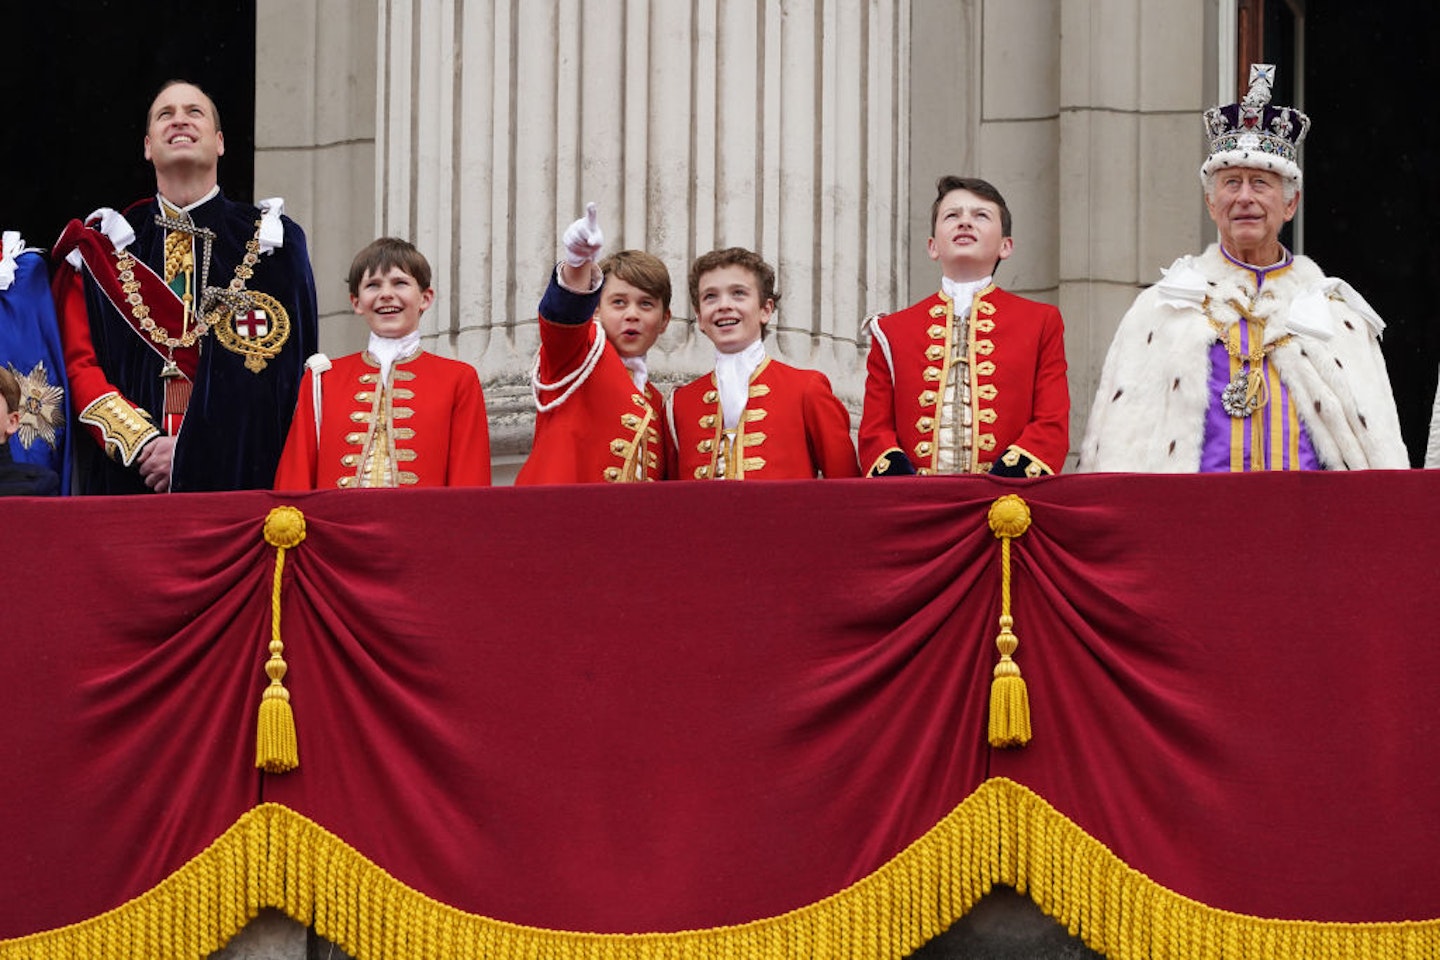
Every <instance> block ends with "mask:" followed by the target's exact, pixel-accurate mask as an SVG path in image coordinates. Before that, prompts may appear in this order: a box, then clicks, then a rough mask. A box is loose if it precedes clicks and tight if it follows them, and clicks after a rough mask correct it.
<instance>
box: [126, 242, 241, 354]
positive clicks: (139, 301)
mask: <svg viewBox="0 0 1440 960" xmlns="http://www.w3.org/2000/svg"><path fill="white" fill-rule="evenodd" d="M205 246H206V250H205V255H204V260H205V263H204V265H203V268H204V269H206V270H208V268H209V266H210V250H209V246H210V244H209V243H208V241H207V243H206V244H205ZM259 259H260V221H259V220H256V221H255V235H254V236H253V237H251V238H250V242H249V243H247V244H245V256H244V258H243V259H242V260H241V261H240V263H239V264H238V265H237V266H236V267H235V278H234V279H233V280H231V281H230V288H229V290H228V291H220V290H216V289H215V288H213V287H212V288H207V289H206V290H205V300H206V304H207V312H204V313H202V315H201V316H202V317H203V319H196V321H195V326H193V327H190V328H188V329H186V330H182V331H181V334H180V336H178V337H172V336H170V334H169V333H167V332H166V331H164V330H162V329H161V328H160V325H159V324H157V323H156V322H155V320H154V318H152V317H151V316H150V305H149V304H147V303H146V302H145V298H144V297H143V296H141V294H140V281H138V280H136V279H135V258H134V257H133V256H132V255H131V254H130V250H129V248H128V247H127V248H126V249H124V250H116V251H115V269H116V271H117V272H118V273H119V276H120V289H121V290H123V291H124V292H125V302H126V303H128V304H129V305H130V315H131V316H132V317H134V318H135V322H136V323H138V324H139V325H140V329H141V330H144V331H145V332H146V333H147V334H148V335H149V336H150V339H151V340H153V341H154V342H155V343H156V344H158V345H160V346H162V347H165V348H166V349H167V350H169V351H171V353H172V354H173V353H174V351H175V349H176V348H177V347H178V348H180V349H182V350H183V349H185V348H187V347H193V346H194V345H195V341H197V340H199V339H200V338H201V337H203V336H205V334H206V333H208V332H209V331H210V323H211V322H212V321H213V320H214V315H215V313H216V312H218V309H219V308H218V307H217V308H216V309H215V310H209V309H208V304H209V302H210V301H211V300H212V298H216V297H219V296H223V294H224V293H226V292H228V293H235V292H238V291H241V290H244V289H245V281H246V280H249V279H250V278H251V277H252V276H254V273H255V263H256V262H257V261H258V260H259Z"/></svg>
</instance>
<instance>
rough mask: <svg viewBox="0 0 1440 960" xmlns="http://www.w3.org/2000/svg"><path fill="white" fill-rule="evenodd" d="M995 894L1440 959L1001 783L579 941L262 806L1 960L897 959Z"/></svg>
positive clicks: (1114, 917)
mask: <svg viewBox="0 0 1440 960" xmlns="http://www.w3.org/2000/svg"><path fill="white" fill-rule="evenodd" d="M996 884H1004V885H1006V886H1010V887H1013V888H1015V889H1016V890H1019V891H1020V892H1022V893H1025V894H1027V895H1028V896H1029V897H1030V898H1031V899H1032V900H1034V902H1035V903H1036V904H1037V905H1039V907H1040V909H1041V910H1043V911H1044V912H1045V913H1046V914H1048V915H1049V916H1051V917H1054V918H1055V919H1056V920H1057V921H1059V922H1060V923H1061V924H1063V925H1065V926H1066V927H1067V928H1068V929H1069V931H1070V933H1071V935H1072V936H1076V937H1079V938H1081V939H1082V940H1084V942H1085V943H1086V944H1088V945H1089V946H1090V948H1091V949H1093V950H1095V951H1097V952H1099V953H1101V954H1104V955H1105V956H1106V957H1109V958H1111V960H1262V958H1265V960H1268V958H1272V957H1325V958H1332V957H1333V958H1340V957H1347V958H1348V957H1406V958H1409V957H1415V958H1419V957H1434V956H1440V919H1435V920H1426V921H1413V922H1400V923H1322V922H1311V921H1298V920H1268V919H1263V918H1259V917H1249V916H1244V915H1242V914H1237V913H1230V912H1228V911H1224V910H1217V909H1215V908H1213V907H1207V906H1205V905H1204V904H1202V903H1198V902H1196V901H1194V900H1191V899H1189V898H1187V897H1183V896H1180V895H1179V894H1177V893H1174V892H1173V891H1170V890H1167V889H1165V888H1164V887H1161V886H1160V885H1158V884H1156V883H1155V882H1154V881H1152V880H1150V879H1149V878H1147V877H1146V876H1144V875H1143V874H1141V873H1140V872H1138V871H1136V870H1133V869H1131V868H1130V867H1128V866H1126V865H1125V864H1124V863H1122V862H1121V861H1120V860H1119V858H1117V857H1116V856H1115V855H1114V854H1113V853H1111V852H1110V851H1109V850H1108V849H1107V848H1106V847H1105V846H1104V844H1102V843H1100V842H1099V841H1097V840H1095V839H1093V838H1092V837H1090V836H1088V835H1087V834H1086V833H1085V832H1084V831H1082V830H1081V829H1080V828H1079V827H1078V826H1076V825H1075V824H1074V823H1073V822H1072V821H1070V820H1069V819H1068V818H1066V817H1065V816H1064V815H1062V814H1061V813H1060V812H1059V811H1057V810H1056V809H1055V808H1054V807H1052V806H1051V805H1050V804H1048V803H1046V802H1045V801H1044V800H1043V799H1041V798H1040V797H1039V796H1037V795H1036V794H1035V793H1033V792H1032V791H1030V790H1029V789H1027V788H1026V787H1023V786H1021V785H1020V784H1018V783H1015V782H1014V781H1012V780H1005V779H993V780H988V781H986V782H985V783H984V784H982V785H981V786H980V788H979V789H978V790H976V791H975V792H974V793H973V794H971V795H970V796H969V797H968V798H966V799H965V801H964V802H962V803H961V804H960V805H959V806H958V807H956V808H955V809H954V810H953V811H951V813H950V814H949V815H948V816H946V817H945V819H944V820H942V821H940V823H938V824H936V825H935V827H934V828H932V829H931V830H930V831H929V832H928V833H926V834H925V835H924V836H923V837H921V838H920V839H918V840H916V841H915V842H914V843H912V844H911V845H910V846H909V847H908V848H906V849H905V850H904V851H902V852H901V853H900V854H898V855H897V856H896V857H895V858H894V859H892V860H891V861H889V862H888V863H886V864H885V865H883V866H882V867H880V869H878V870H876V871H875V872H874V873H872V874H871V875H869V876H868V877H865V878H864V879H862V880H860V881H858V882H856V883H854V884H852V885H851V886H850V887H847V888H846V889H844V890H842V891H840V892H839V893H836V894H834V895H833V896H830V897H827V898H825V899H824V900H820V901H818V902H816V903H813V904H810V905H808V906H805V907H801V908H800V909H798V910H793V911H791V912H789V913H786V914H782V915H780V916H776V917H770V918H766V919H763V920H756V921H753V922H751V923H745V924H740V925H737V926H732V927H717V928H714V929H709V930H689V931H682V932H678V933H643V934H595V933H577V932H569V931H563V930H545V929H540V928H536V927H524V926H519V925H516V924H511V923H505V922H502V921H499V920H492V919H489V918H487V917H482V916H478V915H475V914H470V913H464V912H462V911H460V910H456V909H455V908H453V907H449V906H446V905H445V904H443V903H440V902H438V901H436V900H432V899H431V898H429V897H426V896H425V895H423V894H420V893H417V892H416V891H414V890H412V889H410V888H409V887H406V886H405V885H403V884H401V883H400V882H399V881H397V880H395V879H394V878H393V877H391V876H390V875H389V874H388V873H386V872H385V871H384V870H382V869H380V868H379V867H378V866H376V865H375V864H374V863H372V862H371V861H369V860H367V859H366V858H365V857H363V856H361V855H360V853H359V852H357V851H356V850H355V849H354V848H353V847H351V846H350V845H349V844H347V843H345V842H344V841H343V840H341V839H339V838H338V837H336V836H335V835H334V834H332V833H330V832H329V831H327V830H325V829H324V828H323V827H321V826H319V825H318V824H316V823H314V822H313V821H311V820H309V819H307V818H306V817H303V816H301V815H299V814H297V813H295V812H294V811H292V810H290V809H288V808H286V807H283V806H280V805H279V804H273V803H271V804H262V805H261V806H258V807H255V808H254V809H252V810H250V811H249V812H247V813H246V814H245V815H244V816H242V817H241V818H240V819H239V820H238V821H236V823H235V825H234V826H232V827H231V828H230V829H229V830H227V831H226V832H225V833H224V834H223V835H222V836H221V837H220V838H219V839H218V840H216V841H215V843H214V844H212V845H211V846H210V848H209V849H207V850H206V851H204V852H203V853H201V854H200V855H199V856H197V857H195V858H194V859H193V860H191V861H190V862H189V863H187V864H186V865H185V866H184V867H181V868H180V869H179V870H178V871H176V872H175V873H174V874H172V875H171V876H170V877H168V878H166V879H165V880H164V881H163V882H161V883H160V884H159V885H158V886H156V887H155V888H154V889H152V890H150V891H148V892H146V893H144V894H142V895H141V896H139V897H136V898H135V899H134V900H132V901H130V902H129V903H127V904H125V905H124V906H121V907H118V908H116V909H115V910H112V911H110V912H108V913H105V914H102V915H100V916H98V917H95V918H93V919H91V920H86V921H83V922H81V923H77V924H73V925H71V926H68V927H63V928H60V929H58V930H52V931H48V932H44V933H37V934H32V935H30V936H26V937H20V938H18V939H14V940H5V941H0V960H21V958H24V960H51V958H54V960H62V958H63V960H69V958H72V957H85V958H104V957H116V958H121V957H123V958H137V960H147V958H152V957H153V958H156V960H161V958H173V957H183V956H191V957H204V956H206V955H207V954H210V953H213V952H214V951H216V950H219V949H220V948H221V947H223V946H224V945H225V943H226V942H228V941H229V940H230V938H231V937H233V936H234V935H235V934H237V933H238V932H240V930H241V929H242V928H243V927H244V926H245V925H246V924H247V923H249V922H250V920H252V919H253V918H254V917H255V916H256V915H257V914H258V912H259V910H260V909H261V908H262V907H271V908H275V909H278V910H281V911H283V912H284V913H285V914H286V915H287V916H289V917H291V918H292V919H294V920H296V921H297V922H299V923H303V924H309V925H313V926H314V927H315V930H316V932H317V933H319V934H320V935H321V936H323V937H326V938H328V939H330V940H332V941H334V943H335V944H337V945H338V946H339V947H340V948H341V949H342V950H344V951H345V952H347V953H349V954H350V955H351V956H353V957H355V958H356V960H381V958H385V957H398V956H406V957H426V958H433V960H460V958H472V957H485V958H498V960H522V958H523V960H534V958H540V957H545V958H558V960H720V958H722V957H724V958H742V960H771V958H791V957H793V958H812V957H813V958H828V957H839V956H844V957H851V958H856V960H899V958H901V957H905V956H907V955H908V954H910V953H911V952H913V951H914V950H915V949H917V948H918V947H920V946H921V945H922V944H924V943H926V942H928V941H930V940H932V939H934V938H935V937H936V936H938V935H939V934H940V933H942V932H944V931H945V930H946V929H948V928H949V927H950V926H951V925H952V924H954V923H955V921H956V920H958V919H960V918H961V917H963V916H964V915H965V914H966V913H968V912H969V911H970V909H971V908H973V907H974V906H975V903H976V901H978V900H979V899H980V898H981V897H982V896H984V895H985V894H987V893H989V892H990V890H991V888H992V887H993V886H994V885H996Z"/></svg>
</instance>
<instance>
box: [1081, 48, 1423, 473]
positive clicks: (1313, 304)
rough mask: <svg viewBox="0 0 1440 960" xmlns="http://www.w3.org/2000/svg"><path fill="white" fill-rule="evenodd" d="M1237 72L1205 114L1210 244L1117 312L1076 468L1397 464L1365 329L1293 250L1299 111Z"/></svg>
mask: <svg viewBox="0 0 1440 960" xmlns="http://www.w3.org/2000/svg"><path fill="white" fill-rule="evenodd" d="M1274 82H1275V67H1274V66H1273V65H1271V64H1254V65H1252V66H1251V67H1250V89H1249V91H1248V92H1246V94H1245V95H1244V96H1243V97H1242V98H1241V99H1240V101H1239V102H1238V103H1232V104H1228V105H1224V106H1217V107H1212V108H1210V109H1209V110H1207V111H1205V115H1204V123H1205V133H1206V136H1207V138H1208V140H1209V144H1210V149H1209V155H1208V156H1207V157H1206V158H1205V161H1204V163H1203V164H1201V166H1200V180H1201V183H1202V184H1203V186H1204V197H1205V207H1206V209H1207V210H1208V211H1209V213H1210V219H1211V220H1213V221H1214V222H1215V226H1216V228H1217V229H1218V231H1219V242H1218V243H1216V244H1212V245H1211V246H1210V248H1209V249H1207V250H1206V251H1205V252H1204V253H1202V254H1200V255H1199V256H1182V257H1180V258H1179V259H1178V260H1176V261H1175V262H1174V263H1172V264H1171V265H1170V267H1169V268H1168V269H1165V270H1162V271H1161V273H1162V277H1161V279H1160V281H1159V282H1158V283H1156V284H1155V285H1154V286H1152V287H1150V288H1149V289H1147V290H1145V291H1144V292H1143V293H1141V294H1140V296H1139V297H1137V298H1136V299H1135V303H1134V304H1133V305H1132V306H1131V308H1130V310H1129V311H1128V312H1127V313H1126V314H1125V316H1124V317H1123V318H1122V319H1121V321H1120V326H1119V328H1118V329H1117V330H1116V332H1115V339H1114V341H1113V342H1112V343H1111V345H1110V351H1109V353H1108V354H1107V355H1106V357H1105V365H1104V368H1103V370H1102V371H1101V375H1100V386H1099V389H1098V390H1097V391H1096V393H1095V400H1094V403H1093V404H1092V406H1091V409H1090V418H1089V421H1088V422H1087V424H1086V429H1085V437H1084V440H1082V441H1081V444H1080V464H1079V467H1080V469H1081V470H1082V471H1091V472H1097V471H1134V472H1146V473H1194V472H1201V473H1218V472H1226V471H1245V470H1317V469H1318V470H1363V469H1376V468H1393V469H1403V468H1405V467H1408V466H1409V465H1410V464H1409V458H1408V456H1407V454H1406V451H1405V444H1404V441H1403V440H1402V439H1401V437H1400V420H1399V416H1398V415H1397V413H1396V409H1395V398H1394V395H1393V394H1392V393H1391V390H1390V378H1389V375H1388V374H1387V373H1386V369H1385V358H1384V356H1383V355H1382V354H1381V352H1380V337H1381V334H1382V333H1383V332H1384V330H1385V324H1384V322H1383V321H1382V320H1381V319H1380V317H1379V316H1377V315H1376V313H1375V311H1374V310H1372V309H1371V308H1370V305H1369V304H1367V303H1366V302H1365V300H1364V298H1363V297H1361V296H1360V294H1359V293H1357V292H1356V291H1355V290H1354V289H1353V288H1352V287H1351V286H1350V285H1349V284H1348V283H1346V282H1345V281H1343V280H1340V279H1338V278H1336V277H1329V276H1326V275H1325V273H1324V272H1323V271H1321V269H1320V268H1319V266H1317V265H1316V264H1315V262H1314V261H1313V260H1310V259H1309V258H1308V257H1304V256H1301V255H1299V254H1295V253H1292V252H1291V251H1290V250H1288V249H1286V247H1285V245H1284V244H1282V243H1281V242H1280V230H1281V228H1282V227H1284V226H1285V224H1286V223H1288V222H1289V221H1290V220H1291V219H1293V218H1294V216H1295V213H1296V211H1297V210H1298V209H1299V206H1300V185H1301V178H1302V172H1301V168H1300V144H1301V142H1302V141H1303V140H1304V139H1305V134H1306V133H1307V132H1308V131H1309V129H1310V118H1309V117H1307V116H1306V115H1305V114H1304V113H1302V112H1301V111H1299V110H1298V109H1296V108H1294V107H1285V106H1277V105H1275V104H1272V103H1271V102H1270V97H1271V90H1272V87H1273V86H1274Z"/></svg>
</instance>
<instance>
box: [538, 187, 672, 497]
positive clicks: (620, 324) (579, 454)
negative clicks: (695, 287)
mask: <svg viewBox="0 0 1440 960" xmlns="http://www.w3.org/2000/svg"><path fill="white" fill-rule="evenodd" d="M562 241H563V242H564V244H565V260H564V261H563V262H562V263H561V264H560V265H559V266H557V267H556V270H555V272H554V273H553V274H552V275H551V277H550V284H549V288H548V289H547V290H546V291H545V295H544V297H543V298H542V299H541V301H540V353H539V355H538V356H537V357H536V358H535V369H534V370H533V372H532V373H531V375H530V384H531V389H532V390H533V391H534V394H535V410H536V413H535V440H534V442H533V443H532V444H531V448H530V456H529V458H528V459H526V461H525V465H524V466H523V467H521V468H520V474H519V476H517V477H516V478H515V483H516V484H517V485H520V484H535V483H600V482H605V483H633V482H638V481H647V480H663V479H665V466H666V460H667V456H666V451H665V432H664V430H662V429H661V426H660V418H661V413H662V411H663V410H664V409H665V399H664V397H663V396H662V395H661V393H660V391H659V390H658V389H656V387H655V385H654V384H653V383H651V382H650V377H649V370H648V369H647V367H646V365H645V357H646V354H647V353H648V352H649V350H650V348H651V347H652V346H654V344H655V340H656V339H657V338H658V337H659V336H660V334H661V333H663V332H664V331H665V327H666V326H667V325H668V324H669V323H670V271H669V270H667V269H666V268H665V264H664V263H663V262H662V261H661V260H660V259H659V258H658V257H654V256H651V255H650V254H648V253H645V252H643V251H640V250H622V251H620V252H619V253H616V254H612V255H611V256H609V257H606V258H605V259H604V260H602V261H601V262H600V264H599V266H598V267H596V265H595V258H596V257H597V256H598V255H599V253H600V247H601V246H602V244H603V243H604V237H603V235H602V234H601V231H600V227H599V224H598V221H597V219H596V215H595V205H594V204H593V203H592V204H589V206H588V209H587V213H586V215H585V216H584V217H582V218H581V219H579V220H577V221H575V222H574V223H572V224H571V225H570V226H569V228H568V229H566V231H565V234H564V236H563V238H562ZM597 280H598V282H599V283H601V284H602V286H601V287H600V295H599V300H598V304H597V301H596V298H595V295H594V293H595V291H594V289H593V288H594V286H595V284H596V282H597ZM572 281H573V283H574V286H573V287H571V286H569V285H568V284H570V283H571V282H572Z"/></svg>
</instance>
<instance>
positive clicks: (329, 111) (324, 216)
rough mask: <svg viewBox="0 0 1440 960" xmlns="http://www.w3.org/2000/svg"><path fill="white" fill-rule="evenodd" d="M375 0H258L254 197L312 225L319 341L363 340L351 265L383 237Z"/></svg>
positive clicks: (330, 348)
mask: <svg viewBox="0 0 1440 960" xmlns="http://www.w3.org/2000/svg"><path fill="white" fill-rule="evenodd" d="M375 27H376V15H375V0H369V2H351V0H258V3H257V4H256V11H255V196H256V197H270V196H276V195H279V196H283V197H284V198H285V212H286V213H287V214H289V215H290V216H291V217H293V218H294V220H295V221H296V222H297V223H299V224H300V226H301V227H303V228H304V229H305V234H306V240H307V241H308V242H309V246H310V261H311V265H312V268H313V269H314V272H315V286H316V288H317V292H318V294H319V300H320V349H321V350H323V351H325V352H326V353H329V354H331V355H339V354H345V353H353V352H355V351H356V350H359V349H362V348H363V347H364V345H365V340H366V335H367V331H366V330H365V327H364V324H363V323H361V322H360V321H358V320H357V319H356V317H355V315H354V314H353V313H352V312H351V310H350V301H349V297H348V291H347V290H346V287H345V273H346V271H347V270H348V269H349V267H350V260H351V258H352V257H353V256H354V255H355V251H357V250H359V249H360V248H361V247H363V246H364V245H365V244H367V243H369V242H370V241H371V240H373V239H374V238H375V233H374V230H375V207H374V201H373V197H374V196H375V186H374V184H375V68H374V61H375Z"/></svg>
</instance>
